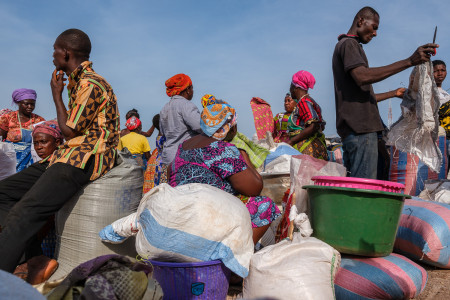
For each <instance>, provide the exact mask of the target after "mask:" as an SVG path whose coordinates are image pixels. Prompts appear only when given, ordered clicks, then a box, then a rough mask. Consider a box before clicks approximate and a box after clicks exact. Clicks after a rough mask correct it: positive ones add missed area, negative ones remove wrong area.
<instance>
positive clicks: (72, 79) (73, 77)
mask: <svg viewBox="0 0 450 300" xmlns="http://www.w3.org/2000/svg"><path fill="white" fill-rule="evenodd" d="M87 68H92V62H90V61H88V60H86V61H83V62H82V63H81V64H80V65H79V66H78V67H77V68H76V69H75V70H74V71H73V72H72V73H71V74H70V76H69V85H68V86H67V89H69V90H70V89H72V88H73V86H74V85H75V84H76V83H77V82H78V81H79V80H80V77H81V74H83V71H84V70H85V69H87Z"/></svg>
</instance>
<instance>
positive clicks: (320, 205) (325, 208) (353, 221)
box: [303, 185, 411, 257]
mask: <svg viewBox="0 0 450 300" xmlns="http://www.w3.org/2000/svg"><path fill="white" fill-rule="evenodd" d="M303 188H304V189H307V191H308V196H309V201H310V202H309V207H310V211H309V217H310V221H311V225H312V228H313V230H314V231H313V236H315V237H317V238H318V239H320V240H322V241H324V242H325V243H328V244H329V245H331V246H333V247H334V248H335V249H336V250H338V251H339V252H342V253H347V254H354V255H363V256H372V257H377V256H387V255H389V254H390V253H391V252H392V249H393V247H394V241H395V236H396V233H397V229H398V223H399V220H400V215H401V213H402V208H403V203H404V199H405V198H411V196H409V195H404V194H398V193H389V192H382V191H373V190H362V189H352V188H341V187H331V186H316V185H306V186H303Z"/></svg>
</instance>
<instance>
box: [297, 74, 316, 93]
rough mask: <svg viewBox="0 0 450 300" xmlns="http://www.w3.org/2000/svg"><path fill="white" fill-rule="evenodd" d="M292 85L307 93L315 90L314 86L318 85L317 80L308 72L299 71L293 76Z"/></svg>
mask: <svg viewBox="0 0 450 300" xmlns="http://www.w3.org/2000/svg"><path fill="white" fill-rule="evenodd" d="M292 84H293V85H295V86H296V87H299V88H301V89H302V90H305V91H307V90H308V89H313V88H314V84H316V79H315V78H314V76H313V75H312V74H311V73H309V72H308V71H303V70H301V71H298V72H297V73H295V74H294V75H293V76H292Z"/></svg>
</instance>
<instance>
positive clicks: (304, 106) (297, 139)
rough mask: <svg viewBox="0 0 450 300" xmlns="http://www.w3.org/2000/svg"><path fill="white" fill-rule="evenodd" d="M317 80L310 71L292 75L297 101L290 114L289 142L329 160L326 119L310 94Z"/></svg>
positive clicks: (292, 90) (304, 151)
mask: <svg viewBox="0 0 450 300" xmlns="http://www.w3.org/2000/svg"><path fill="white" fill-rule="evenodd" d="M315 83H316V80H315V79H314V76H313V75H312V74H311V73H309V72H308V71H299V72H297V73H295V74H294V76H292V82H291V87H290V91H291V95H292V98H293V99H294V100H295V102H297V106H296V107H295V109H294V111H293V112H292V114H291V115H290V116H289V123H288V130H289V136H290V140H289V142H288V143H289V144H290V145H291V146H293V147H294V148H295V149H297V150H298V151H300V153H302V154H306V155H309V156H312V157H315V158H319V159H323V160H328V152H327V146H326V142H325V135H324V134H323V133H322V131H323V130H324V129H325V121H324V120H323V118H322V110H321V108H320V106H319V104H317V102H316V101H314V99H313V98H312V97H311V96H310V95H309V94H308V89H310V88H311V89H312V88H314V84H315Z"/></svg>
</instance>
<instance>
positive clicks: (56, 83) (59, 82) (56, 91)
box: [50, 70, 66, 99]
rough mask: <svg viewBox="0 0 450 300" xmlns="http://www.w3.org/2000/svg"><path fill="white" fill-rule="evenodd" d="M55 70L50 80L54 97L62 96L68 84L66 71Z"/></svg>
mask: <svg viewBox="0 0 450 300" xmlns="http://www.w3.org/2000/svg"><path fill="white" fill-rule="evenodd" d="M57 72H58V71H56V70H55V71H53V74H52V79H51V80H50V87H51V88H52V94H53V99H54V98H55V96H57V95H58V96H61V95H62V92H63V90H64V86H65V85H66V84H65V83H64V81H66V78H64V72H63V71H59V72H58V73H57Z"/></svg>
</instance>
